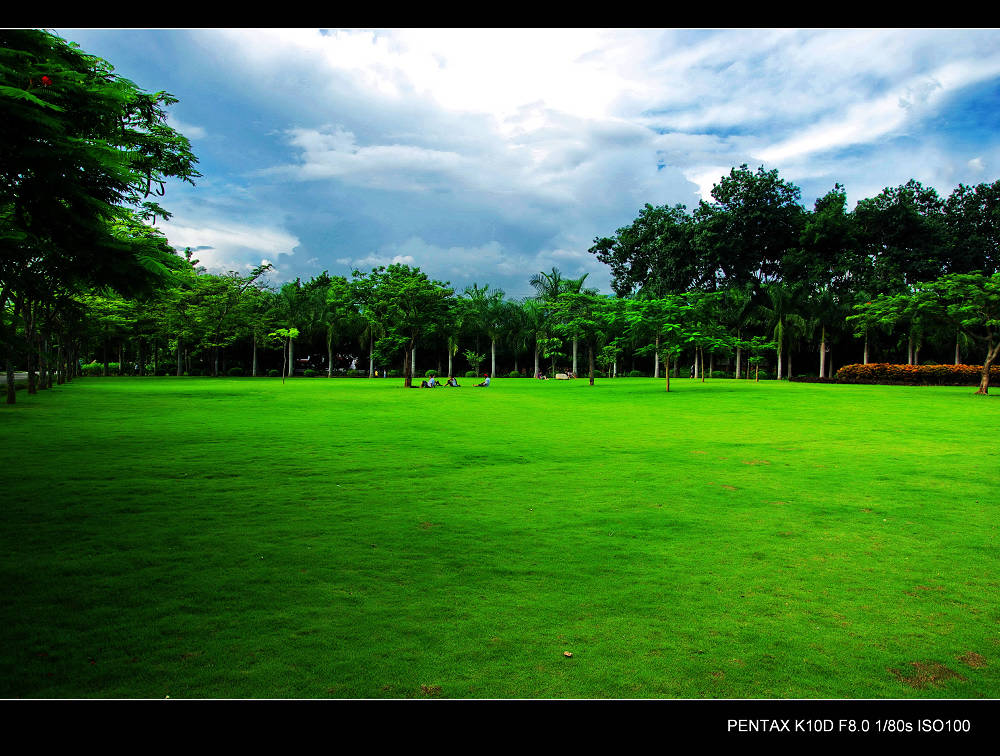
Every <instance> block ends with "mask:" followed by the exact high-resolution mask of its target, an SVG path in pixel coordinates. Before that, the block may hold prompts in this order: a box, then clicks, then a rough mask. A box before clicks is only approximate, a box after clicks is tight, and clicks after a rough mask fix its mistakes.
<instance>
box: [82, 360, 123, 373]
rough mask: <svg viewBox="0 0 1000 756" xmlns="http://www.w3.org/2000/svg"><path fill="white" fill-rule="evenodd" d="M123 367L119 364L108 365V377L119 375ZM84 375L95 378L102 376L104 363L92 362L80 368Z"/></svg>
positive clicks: (110, 363)
mask: <svg viewBox="0 0 1000 756" xmlns="http://www.w3.org/2000/svg"><path fill="white" fill-rule="evenodd" d="M120 367H121V366H120V365H119V364H118V363H117V362H109V363H108V375H118V369H119V368H120ZM80 371H81V372H82V373H83V375H87V376H94V375H101V374H102V373H104V363H103V362H96V361H95V362H90V363H88V364H86V365H84V366H82V367H81V368H80Z"/></svg>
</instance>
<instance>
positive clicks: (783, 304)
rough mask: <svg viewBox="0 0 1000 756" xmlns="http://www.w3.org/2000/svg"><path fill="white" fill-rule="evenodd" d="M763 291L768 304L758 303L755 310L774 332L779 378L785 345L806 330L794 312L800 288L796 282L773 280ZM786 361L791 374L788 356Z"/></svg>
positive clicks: (778, 376)
mask: <svg viewBox="0 0 1000 756" xmlns="http://www.w3.org/2000/svg"><path fill="white" fill-rule="evenodd" d="M764 293H765V295H766V296H767V300H768V304H764V305H760V306H759V307H758V310H757V312H758V314H759V315H760V316H762V318H763V319H764V320H765V321H766V322H767V323H768V329H769V330H772V332H773V334H774V343H775V349H776V350H777V352H778V372H777V378H778V379H779V380H780V379H781V374H782V358H783V357H784V356H785V354H786V345H787V344H788V343H790V341H791V339H792V338H798V337H799V335H801V334H803V333H805V331H806V322H805V320H804V319H803V317H802V316H801V315H799V314H798V313H797V312H796V310H797V309H798V306H799V295H800V289H799V286H798V285H797V284H788V283H784V282H781V281H775V282H773V283H769V284H767V285H765V287H764ZM788 362H789V368H788V375H789V376H791V367H790V363H791V359H790V357H789V360H788Z"/></svg>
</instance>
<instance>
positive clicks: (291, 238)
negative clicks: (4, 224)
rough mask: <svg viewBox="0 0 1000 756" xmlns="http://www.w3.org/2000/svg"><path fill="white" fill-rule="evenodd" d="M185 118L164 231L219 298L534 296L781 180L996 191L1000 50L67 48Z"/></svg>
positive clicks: (647, 45) (133, 36)
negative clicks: (365, 292)
mask: <svg viewBox="0 0 1000 756" xmlns="http://www.w3.org/2000/svg"><path fill="white" fill-rule="evenodd" d="M53 31H54V32H55V33H57V34H58V35H59V36H61V37H63V38H65V39H67V40H70V41H74V42H77V43H79V44H80V46H81V47H82V48H83V50H84V51H86V52H88V53H92V54H94V55H98V56H100V57H102V58H105V59H106V60H108V61H109V62H110V63H111V64H112V65H113V66H114V67H115V71H116V73H117V74H118V75H120V76H123V77H125V78H127V79H130V80H131V81H133V82H134V83H135V84H137V85H138V86H139V87H140V88H142V89H144V90H146V91H160V90H165V91H167V92H169V93H171V94H172V95H174V96H175V97H177V98H178V100H179V102H177V103H176V104H175V105H172V106H170V107H169V108H168V113H169V123H170V124H171V125H172V126H173V127H175V128H176V129H178V130H179V131H180V132H181V133H183V134H184V135H185V136H186V137H188V139H189V140H190V141H191V145H192V149H193V152H194V153H195V155H196V156H197V157H198V159H199V165H198V169H199V171H200V172H201V173H202V174H203V176H202V178H200V179H198V180H197V182H196V186H195V187H190V186H188V185H185V184H183V183H181V182H177V181H173V182H168V184H167V192H166V196H165V197H163V199H162V200H161V204H163V206H164V207H165V208H166V209H167V210H168V211H170V212H172V213H173V217H172V218H171V219H170V220H169V221H166V222H163V221H157V225H158V227H160V228H161V229H162V230H163V231H164V233H165V234H166V235H167V238H168V239H169V241H170V243H171V244H172V245H173V246H175V247H177V248H178V249H183V248H185V247H191V248H192V249H193V250H195V257H196V258H197V259H198V260H200V264H201V265H203V266H204V267H206V268H207V269H208V270H209V271H211V272H226V271H229V270H235V271H240V272H245V271H249V270H250V269H252V268H253V267H254V266H256V265H259V264H260V263H261V262H264V261H266V262H270V263H271V264H272V265H273V266H274V269H273V271H271V273H270V274H269V281H270V282H271V283H272V284H275V285H279V284H280V283H282V282H284V281H288V280H293V279H295V278H301V279H302V280H308V279H310V278H312V277H313V276H316V275H318V274H320V273H322V272H323V271H324V270H325V271H328V272H329V273H330V274H331V275H343V276H346V277H348V278H350V276H351V271H352V270H354V269H362V270H370V269H371V268H372V267H373V266H376V265H388V264H391V263H394V262H398V263H405V264H407V265H411V266H418V267H419V268H420V269H421V270H423V271H424V272H426V273H427V274H428V275H429V276H430V277H431V278H433V279H435V280H439V281H447V282H449V283H450V284H451V285H452V286H453V287H454V288H455V289H456V291H458V292H461V291H462V290H463V289H464V288H465V287H466V286H470V285H471V284H473V283H476V284H478V285H479V286H480V287H482V286H484V285H489V286H491V287H495V288H499V289H502V290H503V291H504V292H505V293H506V294H507V296H508V297H511V298H518V297H524V296H530V295H532V294H534V290H533V289H532V288H531V286H530V285H529V283H528V281H529V279H530V278H531V276H532V275H534V274H536V273H539V272H542V271H545V272H548V271H551V269H552V268H553V267H555V268H558V269H559V271H560V272H561V273H562V274H563V275H564V276H567V277H572V278H578V277H580V276H582V275H584V274H587V279H586V284H587V285H588V286H592V287H595V288H597V289H599V290H600V291H602V292H604V293H610V292H611V289H610V272H609V269H608V268H607V266H605V265H604V264H603V263H601V262H600V261H598V260H597V259H596V257H595V256H594V255H592V254H591V253H589V252H588V249H589V248H590V247H591V246H592V245H593V243H594V239H595V237H603V236H612V235H614V232H615V231H616V229H618V228H620V227H622V226H626V225H628V224H630V223H631V221H632V220H633V219H634V218H635V217H636V216H637V215H638V212H639V210H640V209H641V208H642V207H643V205H645V204H646V203H649V204H652V205H675V204H683V205H685V206H686V207H687V208H688V209H689V210H693V209H694V208H695V207H697V205H698V202H699V201H700V200H706V201H710V200H711V194H710V193H711V190H712V187H713V185H714V184H715V183H717V182H718V181H719V180H720V178H721V177H722V176H724V175H727V174H728V173H729V171H730V170H731V169H732V168H733V167H738V166H740V165H742V164H744V163H745V164H747V165H749V166H750V168H751V169H756V168H757V167H759V166H763V167H764V168H765V169H766V170H772V169H777V170H778V172H779V176H780V177H781V178H783V179H785V180H786V181H790V182H792V183H794V184H795V185H796V186H798V187H799V188H800V189H801V190H802V203H803V205H804V206H805V207H806V208H808V209H812V207H813V203H814V202H815V200H816V199H817V198H818V197H821V196H823V195H824V194H826V193H827V192H828V191H830V189H832V188H833V186H834V184H836V183H840V184H842V185H843V186H844V187H845V188H846V191H847V197H848V206H849V208H853V207H854V205H855V204H856V203H857V202H858V201H859V200H861V199H864V198H866V197H871V196H874V195H876V194H878V193H879V192H881V191H882V190H883V189H884V188H886V187H892V186H899V185H901V184H904V183H906V182H907V181H908V180H909V179H911V178H914V179H916V180H918V181H920V182H921V183H923V184H924V185H925V186H932V187H934V188H935V189H936V190H937V191H938V193H939V194H940V195H942V196H943V197H946V196H947V195H948V194H950V193H951V192H952V191H953V190H954V189H955V187H957V186H958V185H959V184H960V183H964V184H973V185H974V184H979V183H983V182H993V181H996V180H997V179H998V178H1000V118H998V116H1000V31H998V30H993V29H966V30H962V29H924V30H921V29H840V30H825V29H413V28H403V29H385V30H372V29H342V30H336V29H290V28H285V29H190V30H188V29H170V30H154V29H135V30H129V29H68V28H67V29H60V28H56V29H54V30H53Z"/></svg>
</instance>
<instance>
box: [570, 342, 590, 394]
mask: <svg viewBox="0 0 1000 756" xmlns="http://www.w3.org/2000/svg"><path fill="white" fill-rule="evenodd" d="M576 342H577V339H576V336H574V337H573V375H576ZM590 372H591V373H593V372H594V366H593V365H591V366H590ZM591 377H593V376H591ZM591 383H593V381H591Z"/></svg>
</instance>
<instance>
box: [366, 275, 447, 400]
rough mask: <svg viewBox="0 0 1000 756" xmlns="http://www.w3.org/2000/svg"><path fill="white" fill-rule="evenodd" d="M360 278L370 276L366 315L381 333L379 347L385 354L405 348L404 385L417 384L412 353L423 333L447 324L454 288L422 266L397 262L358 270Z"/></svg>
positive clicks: (376, 347) (367, 287) (441, 327)
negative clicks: (429, 275)
mask: <svg viewBox="0 0 1000 756" xmlns="http://www.w3.org/2000/svg"><path fill="white" fill-rule="evenodd" d="M354 277H355V279H358V280H367V285H366V286H365V291H366V296H367V313H366V317H368V318H370V320H371V322H373V323H375V324H377V327H378V330H379V332H380V333H381V336H380V338H379V339H378V341H377V342H376V344H375V350H376V351H377V352H380V353H382V354H384V355H388V354H391V353H394V352H398V351H399V350H400V349H403V350H404V354H403V376H404V385H405V386H406V387H407V388H409V387H411V386H412V384H413V373H412V363H411V361H410V360H411V354H412V351H413V347H414V346H415V345H416V343H417V341H418V340H419V339H420V338H421V337H425V336H429V335H431V334H433V333H435V332H441V333H443V332H444V331H445V330H446V328H447V321H448V310H449V307H448V300H449V299H451V298H452V297H453V296H454V291H453V290H452V289H450V288H448V284H447V283H441V282H440V281H432V280H431V279H429V278H428V277H427V274H426V273H423V272H422V271H421V270H420V269H419V268H411V267H410V266H408V265H402V264H398V263H397V264H393V265H390V266H389V267H385V266H380V267H377V268H373V269H372V271H371V273H362V272H361V271H357V270H356V271H354Z"/></svg>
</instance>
